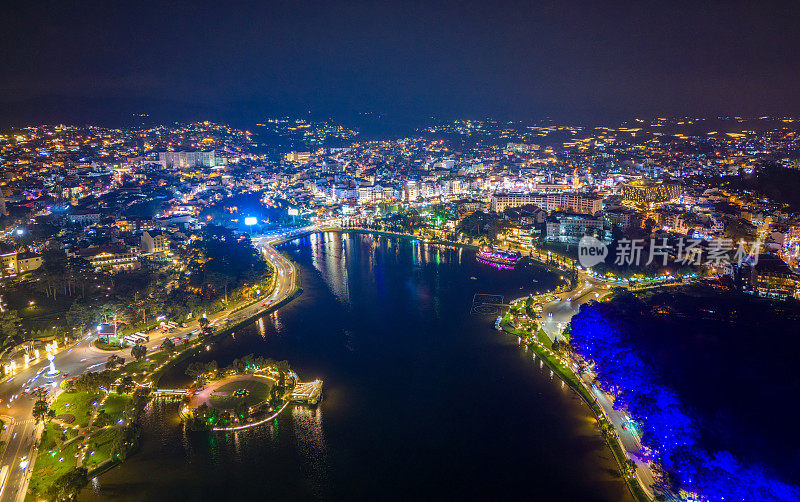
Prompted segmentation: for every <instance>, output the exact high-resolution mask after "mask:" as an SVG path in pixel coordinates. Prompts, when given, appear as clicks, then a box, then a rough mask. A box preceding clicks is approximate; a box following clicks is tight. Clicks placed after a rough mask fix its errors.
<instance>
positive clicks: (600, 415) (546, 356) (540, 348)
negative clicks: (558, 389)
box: [498, 288, 655, 502]
mask: <svg viewBox="0 0 800 502" xmlns="http://www.w3.org/2000/svg"><path fill="white" fill-rule="evenodd" d="M573 290H574V288H573ZM551 294H553V292H552V291H550V292H545V293H540V294H538V295H536V296H534V297H533V298H534V299H536V298H541V297H544V296H547V295H551ZM527 298H528V297H522V298H518V299H516V300H514V301H512V302H511V305H512V306H513V305H515V304H516V303H517V302H519V301H521V300H522V301H524V300H525V299H527ZM510 313H511V308H510V307H509V309H508V311H506V313H505V314H503V315H502V316H501V321H500V322H499V324H498V327H499V329H500V330H501V331H502V332H503V333H506V334H509V335H512V336H516V337H517V339H518V345H520V346H525V347H529V348H530V349H531V350H532V351H533V353H534V358H536V357H537V356H538V357H539V359H540V361H542V362H544V363H545V364H547V366H548V367H549V368H550V370H551V371H552V372H553V373H554V374H555V375H557V376H558V378H559V379H560V380H561V381H562V385H563V384H566V385H568V386H569V387H570V389H572V390H573V392H575V393H576V394H577V395H578V396H579V397H580V398H581V401H583V402H584V404H585V405H586V406H587V407H588V408H589V410H590V411H591V412H592V414H593V415H594V416H595V420H596V421H597V424H598V426H599V427H600V435H601V437H602V438H603V440H604V442H605V443H606V445H607V446H608V448H609V449H610V450H611V454H612V455H613V456H614V460H615V461H616V462H617V466H618V467H619V471H620V475H622V477H623V478H624V479H625V484H626V486H627V487H628V490H629V491H630V493H631V495H632V496H633V498H634V500H636V501H637V502H652V501H654V500H655V494H654V493H652V490H651V489H650V488H649V487H647V486H645V484H644V482H642V480H640V479H639V474H638V472H637V471H636V470H635V469H631V467H630V465H629V464H628V462H629V461H631V460H630V457H629V456H628V454H627V453H626V449H625V447H624V445H623V444H622V439H621V438H620V437H619V434H618V433H617V431H616V429H615V428H614V425H613V422H612V421H611V420H610V419H609V418H608V416H607V415H606V411H605V409H604V408H603V407H602V406H601V405H600V404H598V402H597V398H596V397H594V396H592V394H591V391H590V389H588V388H587V384H586V383H585V381H584V380H583V379H582V378H581V377H580V376H579V375H578V374H576V373H575V371H574V370H573V369H572V368H571V367H570V364H569V361H567V360H564V359H563V358H562V357H561V356H559V355H558V354H556V353H555V352H553V351H552V350H551V349H549V348H548V347H546V346H545V345H544V344H543V343H542V342H541V341H540V340H539V338H538V335H537V333H528V332H527V331H526V330H524V329H519V328H514V327H513V326H511V324H510V321H509V316H510ZM537 328H538V329H539V330H542V328H541V326H539V325H538V323H537ZM612 437H613V439H612ZM631 471H633V472H631Z"/></svg>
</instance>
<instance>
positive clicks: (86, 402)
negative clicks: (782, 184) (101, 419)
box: [50, 392, 102, 427]
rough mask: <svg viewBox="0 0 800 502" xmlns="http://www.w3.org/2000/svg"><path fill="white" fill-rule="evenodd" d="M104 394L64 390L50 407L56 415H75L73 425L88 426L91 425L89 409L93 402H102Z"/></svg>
mask: <svg viewBox="0 0 800 502" xmlns="http://www.w3.org/2000/svg"><path fill="white" fill-rule="evenodd" d="M101 397H102V394H101V393H99V392H92V393H90V392H62V393H61V394H60V395H59V396H58V397H57V398H56V400H55V401H54V402H53V405H52V406H51V407H50V408H51V409H52V410H53V411H55V413H56V416H59V415H65V414H70V415H74V416H75V421H74V422H73V423H72V425H78V426H80V427H86V426H87V425H89V413H88V412H89V411H90V410H91V409H92V406H91V403H93V402H97V403H99V402H100V399H101Z"/></svg>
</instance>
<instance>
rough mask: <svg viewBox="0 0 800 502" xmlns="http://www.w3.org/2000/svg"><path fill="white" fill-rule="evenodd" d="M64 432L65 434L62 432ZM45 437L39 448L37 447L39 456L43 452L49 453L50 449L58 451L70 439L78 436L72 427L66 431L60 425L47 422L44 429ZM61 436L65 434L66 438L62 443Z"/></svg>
mask: <svg viewBox="0 0 800 502" xmlns="http://www.w3.org/2000/svg"><path fill="white" fill-rule="evenodd" d="M65 430H66V432H64V431H65ZM45 431H46V435H45V438H44V440H43V441H42V444H41V446H40V447H39V452H40V453H39V454H40V455H41V454H42V452H44V451H49V450H51V449H55V450H60V449H61V448H62V446H63V445H64V443H66V442H68V441H69V440H70V439H72V438H74V437H75V436H77V435H78V431H76V430H75V429H73V428H72V427H67V428H66V429H65V428H63V427H61V426H60V425H58V424H56V423H55V422H49V423H48V424H47V427H46V428H45ZM62 434H66V436H67V438H66V439H65V440H64V441H62V440H61V436H62Z"/></svg>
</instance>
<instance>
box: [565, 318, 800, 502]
mask: <svg viewBox="0 0 800 502" xmlns="http://www.w3.org/2000/svg"><path fill="white" fill-rule="evenodd" d="M614 318H615V316H613V315H611V314H610V311H609V308H608V307H607V305H603V304H594V305H589V306H586V307H584V308H583V309H582V310H581V312H580V313H579V314H577V315H576V316H575V317H574V318H573V320H572V339H571V342H572V346H573V348H574V350H575V351H576V352H577V353H579V354H581V355H582V356H583V357H584V358H586V359H587V360H591V361H594V362H595V365H596V368H595V369H596V372H597V380H598V385H599V386H600V387H601V388H602V389H604V390H606V391H608V392H610V393H612V394H613V395H614V396H615V407H618V408H624V409H625V410H626V411H627V413H628V414H629V415H630V416H631V417H632V418H634V419H635V420H637V421H638V422H639V423H640V425H641V431H642V444H643V445H645V446H647V447H649V448H650V449H652V450H653V451H654V452H655V454H656V460H657V461H658V462H659V463H660V464H661V466H662V467H663V469H664V470H666V471H667V472H668V473H669V474H670V475H671V476H670V477H671V478H672V479H674V480H676V482H677V485H678V486H677V488H679V489H683V490H685V491H687V492H692V493H697V494H699V495H700V496H701V497H703V498H704V499H706V500H709V501H714V502H716V501H720V502H722V501H731V500H740V501H753V500H758V501H791V500H800V490H799V489H798V488H797V487H794V486H791V485H788V484H786V483H783V482H781V481H778V480H776V479H771V478H770V477H769V476H768V475H766V474H765V473H764V472H763V470H762V469H759V468H757V467H751V466H745V465H742V464H741V463H740V462H739V461H738V460H737V459H736V458H735V457H734V456H733V455H732V454H730V453H728V452H725V451H721V452H715V453H710V452H707V451H705V450H704V449H703V448H702V447H700V445H699V441H700V433H699V431H698V428H697V424H696V423H695V420H694V419H693V418H692V417H691V416H690V415H689V414H688V413H687V412H686V410H684V408H683V406H682V405H681V402H680V399H679V397H678V395H677V394H676V393H675V392H674V391H673V390H672V389H670V388H669V387H667V386H666V385H664V384H663V383H662V381H661V378H659V375H658V374H657V371H656V369H655V368H653V367H651V366H649V365H648V364H646V363H645V361H644V359H643V358H642V357H641V356H640V355H639V354H637V352H636V349H635V346H634V344H633V343H632V340H631V339H630V337H631V336H632V335H631V334H630V333H629V332H628V330H626V329H625V327H624V326H621V325H619V324H617V323H616V322H615V321H614Z"/></svg>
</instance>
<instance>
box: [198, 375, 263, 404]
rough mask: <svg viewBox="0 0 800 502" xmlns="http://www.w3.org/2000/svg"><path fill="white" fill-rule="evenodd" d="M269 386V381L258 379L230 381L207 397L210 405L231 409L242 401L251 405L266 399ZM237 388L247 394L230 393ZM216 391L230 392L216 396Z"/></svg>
mask: <svg viewBox="0 0 800 502" xmlns="http://www.w3.org/2000/svg"><path fill="white" fill-rule="evenodd" d="M271 388H272V385H270V384H269V383H267V382H262V381H258V380H242V381H238V382H231V383H227V384H225V385H223V386H221V387H219V388H218V389H217V390H215V391H214V394H212V395H211V396H210V397H209V399H208V401H209V403H211V406H213V407H214V408H217V409H221V410H232V409H234V408H236V406H238V405H240V404H242V403H245V404H247V406H253V405H256V404H258V403H263V402H264V401H266V400H267V396H269V391H270V389H271ZM237 390H246V391H247V395H246V396H243V397H238V396H234V395H232V393H233V392H235V391H237ZM217 392H223V393H231V394H230V395H227V396H218V395H216V393H217Z"/></svg>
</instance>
